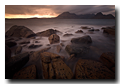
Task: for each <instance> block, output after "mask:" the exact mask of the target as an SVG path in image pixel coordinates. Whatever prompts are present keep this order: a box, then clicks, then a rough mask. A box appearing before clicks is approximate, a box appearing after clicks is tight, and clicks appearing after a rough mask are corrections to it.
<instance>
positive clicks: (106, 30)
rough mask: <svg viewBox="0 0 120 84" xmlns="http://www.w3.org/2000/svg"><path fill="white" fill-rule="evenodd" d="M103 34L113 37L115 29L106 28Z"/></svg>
mask: <svg viewBox="0 0 120 84" xmlns="http://www.w3.org/2000/svg"><path fill="white" fill-rule="evenodd" d="M103 33H107V34H111V35H115V29H114V28H106V29H104V30H103Z"/></svg>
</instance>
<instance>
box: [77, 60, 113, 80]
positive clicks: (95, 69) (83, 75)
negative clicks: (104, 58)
mask: <svg viewBox="0 0 120 84" xmlns="http://www.w3.org/2000/svg"><path fill="white" fill-rule="evenodd" d="M75 78H76V79H115V74H114V73H113V72H112V71H110V70H109V69H108V68H107V67H106V66H104V65H102V63H100V62H97V61H93V60H87V59H80V60H79V61H78V62H77V64H76V67H75Z"/></svg>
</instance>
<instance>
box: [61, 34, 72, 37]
mask: <svg viewBox="0 0 120 84" xmlns="http://www.w3.org/2000/svg"><path fill="white" fill-rule="evenodd" d="M72 35H73V34H64V35H63V36H64V37H65V36H72Z"/></svg>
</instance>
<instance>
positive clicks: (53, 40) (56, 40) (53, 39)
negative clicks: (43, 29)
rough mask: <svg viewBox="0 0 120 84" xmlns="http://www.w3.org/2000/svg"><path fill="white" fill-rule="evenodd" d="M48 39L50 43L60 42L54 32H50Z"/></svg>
mask: <svg viewBox="0 0 120 84" xmlns="http://www.w3.org/2000/svg"><path fill="white" fill-rule="evenodd" d="M48 39H49V42H50V44H53V43H59V42H60V37H59V36H58V35H56V34H52V35H51V36H50V37H49V38H48Z"/></svg>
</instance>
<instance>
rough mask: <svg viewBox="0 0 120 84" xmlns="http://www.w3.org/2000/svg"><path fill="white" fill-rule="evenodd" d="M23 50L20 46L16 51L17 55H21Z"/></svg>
mask: <svg viewBox="0 0 120 84" xmlns="http://www.w3.org/2000/svg"><path fill="white" fill-rule="evenodd" d="M21 50H22V47H21V46H18V47H17V48H16V50H15V54H19V53H20V52H21Z"/></svg>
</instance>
